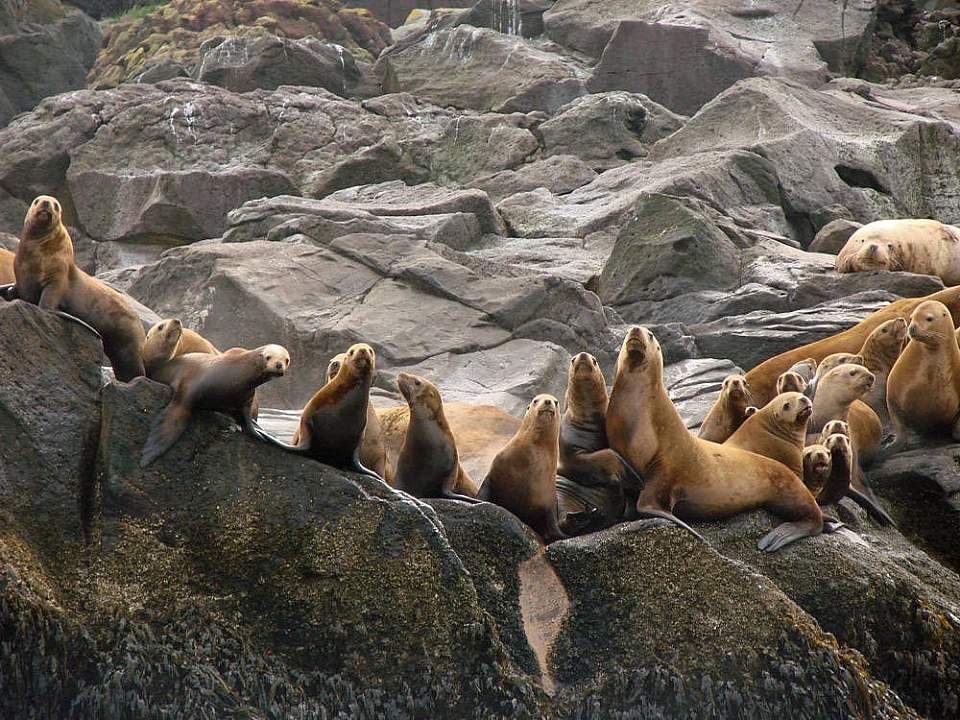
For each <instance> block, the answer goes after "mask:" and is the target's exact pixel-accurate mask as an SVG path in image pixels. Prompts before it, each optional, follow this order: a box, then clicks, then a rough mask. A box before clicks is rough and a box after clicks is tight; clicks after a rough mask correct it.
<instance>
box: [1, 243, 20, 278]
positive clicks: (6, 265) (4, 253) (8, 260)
mask: <svg viewBox="0 0 960 720" xmlns="http://www.w3.org/2000/svg"><path fill="white" fill-rule="evenodd" d="M15 257H16V255H15V254H14V253H12V252H10V251H9V250H6V249H5V248H0V285H11V284H14V283H16V281H17V276H16V275H15V274H14V271H13V261H14V258H15Z"/></svg>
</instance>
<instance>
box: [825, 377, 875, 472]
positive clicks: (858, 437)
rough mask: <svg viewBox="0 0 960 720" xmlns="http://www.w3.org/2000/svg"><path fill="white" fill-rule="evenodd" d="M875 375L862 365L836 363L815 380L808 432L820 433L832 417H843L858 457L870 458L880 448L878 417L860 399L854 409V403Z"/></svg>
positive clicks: (871, 385)
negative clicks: (814, 392)
mask: <svg viewBox="0 0 960 720" xmlns="http://www.w3.org/2000/svg"><path fill="white" fill-rule="evenodd" d="M875 382H876V378H875V377H874V375H873V373H872V372H870V371H869V370H867V369H866V368H865V367H864V366H863V365H854V364H852V363H845V364H842V365H837V366H836V367H835V368H833V369H832V370H830V371H829V372H828V373H826V375H824V376H823V377H822V378H821V379H820V380H819V381H818V382H817V390H816V395H815V396H814V399H813V417H812V418H811V419H810V428H809V432H810V433H816V434H819V433H820V431H821V430H822V429H823V426H824V425H825V424H826V423H828V422H829V421H831V420H843V421H844V422H846V423H848V424H849V425H850V439H851V440H852V441H853V444H854V448H855V450H856V453H857V455H858V457H865V458H866V459H870V458H872V456H873V455H875V454H876V452H877V451H878V450H879V449H880V441H881V440H882V439H883V427H882V426H881V424H880V418H879V417H878V416H877V414H876V413H875V412H873V410H871V409H870V407H869V406H868V405H865V404H864V403H862V402H861V403H860V404H859V405H858V406H857V411H856V412H854V403H855V402H856V401H858V400H860V398H862V397H863V396H865V395H866V394H867V393H868V392H869V391H870V390H871V388H873V385H874V383H875Z"/></svg>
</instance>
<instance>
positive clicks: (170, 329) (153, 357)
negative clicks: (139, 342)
mask: <svg viewBox="0 0 960 720" xmlns="http://www.w3.org/2000/svg"><path fill="white" fill-rule="evenodd" d="M187 353H203V354H204V355H219V354H220V351H219V350H217V348H216V347H215V346H214V345H213V343H211V342H210V341H209V340H207V339H206V338H204V337H203V336H202V335H200V334H199V333H197V332H194V331H193V330H190V329H188V328H185V327H183V323H182V322H180V320H179V319H177V318H167V319H165V320H161V321H160V322H158V323H154V325H153V326H152V327H151V328H150V329H149V330H147V339H146V342H145V343H144V345H143V369H144V370H145V371H146V373H147V377H148V378H151V379H156V378H154V377H153V376H154V374H155V373H156V372H157V370H158V369H159V368H160V367H161V366H162V365H164V364H166V363H168V362H170V361H171V360H173V358H175V357H179V356H180V355H186V354H187Z"/></svg>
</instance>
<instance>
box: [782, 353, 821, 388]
mask: <svg viewBox="0 0 960 720" xmlns="http://www.w3.org/2000/svg"><path fill="white" fill-rule="evenodd" d="M787 372H792V373H796V374H797V375H799V376H800V377H802V378H803V381H804V382H806V383H808V384H809V382H810V381H811V380H813V378H814V376H816V374H817V361H816V360H814V359H813V358H804V359H803V360H800V361H799V362H795V363H794V364H793V365H791V366H790V369H789V370H787Z"/></svg>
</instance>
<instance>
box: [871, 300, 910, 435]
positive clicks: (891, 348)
mask: <svg viewBox="0 0 960 720" xmlns="http://www.w3.org/2000/svg"><path fill="white" fill-rule="evenodd" d="M906 340H907V321H906V320H904V319H903V318H895V319H893V320H887V322H885V323H883V325H881V326H880V327H878V328H877V329H876V330H874V331H873V332H872V333H870V335H869V337H867V339H866V341H865V342H864V343H863V347H862V348H861V349H860V356H861V357H862V358H863V365H864V367H866V368H867V370H869V371H870V372H872V373H873V376H874V378H876V381H875V382H874V383H873V387H872V388H870V390H869V392H867V394H866V395H864V396H863V402H865V403H866V404H867V405H869V406H870V407H871V408H872V409H873V411H874V412H875V413H876V414H877V417H879V418H880V424H881V426H882V427H883V429H884V430H886V429H888V428H889V427H890V413H889V411H888V410H887V377H888V376H889V375H890V371H891V370H892V369H893V364H894V363H895V362H896V361H897V358H898V357H900V353H901V352H903V348H904V345H905V344H906Z"/></svg>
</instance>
